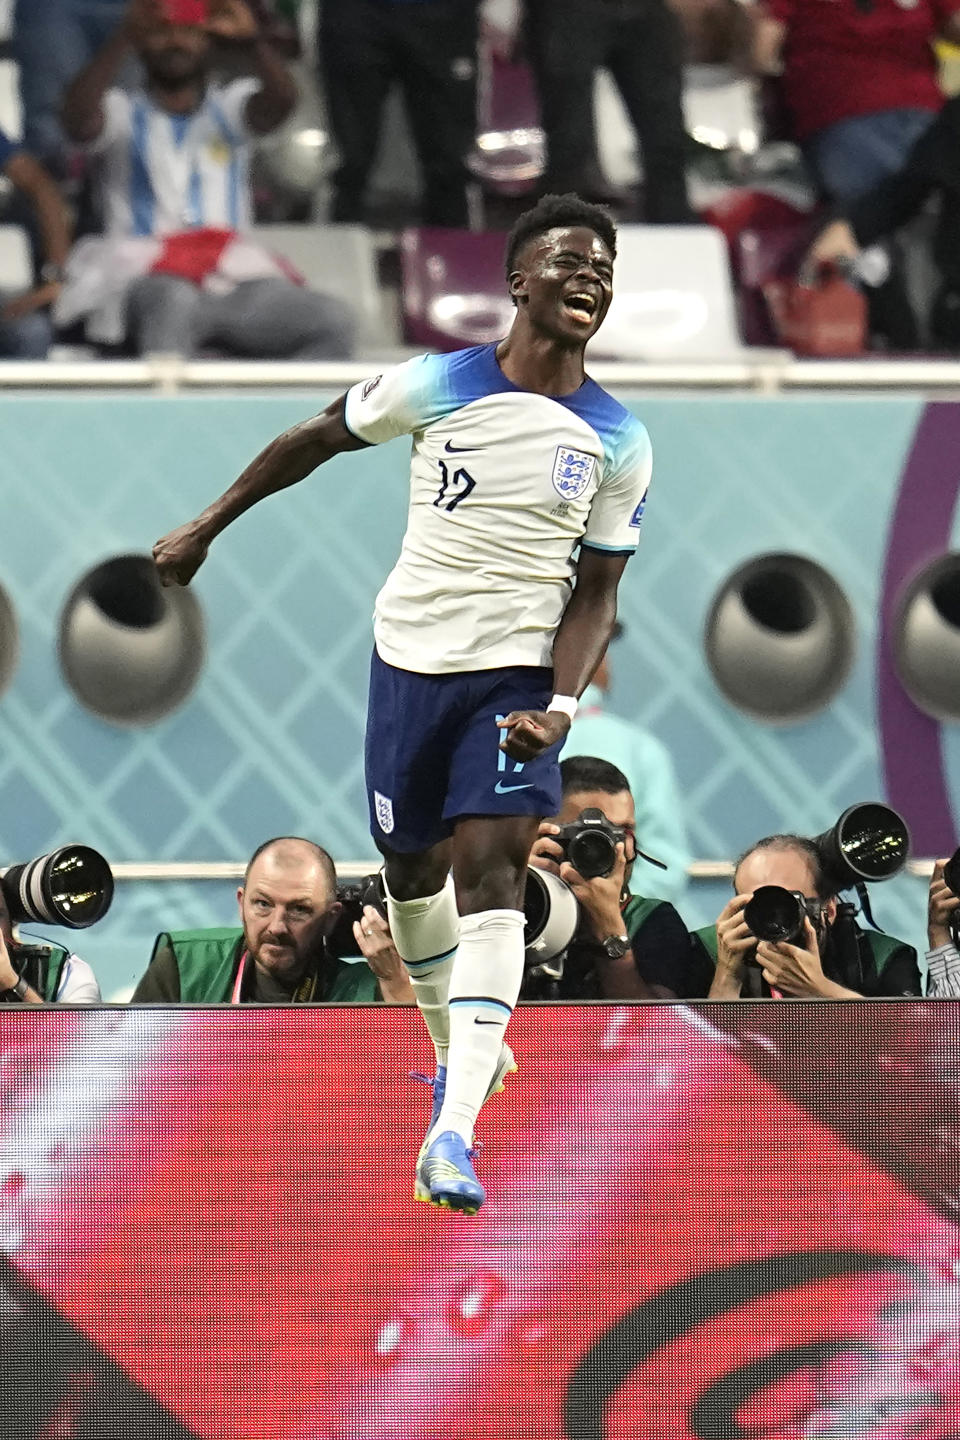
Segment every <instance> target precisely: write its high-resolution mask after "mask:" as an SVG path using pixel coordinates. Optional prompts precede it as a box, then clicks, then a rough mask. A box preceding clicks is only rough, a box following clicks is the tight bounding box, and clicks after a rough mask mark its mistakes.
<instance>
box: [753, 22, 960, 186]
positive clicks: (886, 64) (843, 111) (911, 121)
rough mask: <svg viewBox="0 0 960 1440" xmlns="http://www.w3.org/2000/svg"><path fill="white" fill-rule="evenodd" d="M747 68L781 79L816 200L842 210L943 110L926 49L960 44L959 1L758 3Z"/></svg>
mask: <svg viewBox="0 0 960 1440" xmlns="http://www.w3.org/2000/svg"><path fill="white" fill-rule="evenodd" d="M756 15H757V18H756V21H755V29H754V43H753V60H754V66H755V68H756V69H758V70H760V71H761V72H762V73H767V74H774V73H778V72H779V73H780V75H781V80H780V85H781V89H782V93H783V98H784V101H785V104H786V108H787V110H788V112H789V116H790V119H791V122H792V126H793V133H794V135H795V138H796V139H797V141H798V142H799V143H800V144H801V145H802V146H803V149H804V153H805V155H806V157H807V160H808V162H809V164H810V167H811V169H812V170H813V173H814V176H815V177H816V180H817V182H818V184H819V185H820V187H821V189H822V190H823V192H824V193H825V194H826V195H828V196H829V197H830V199H832V200H835V201H840V202H842V203H843V202H846V201H847V200H849V199H851V198H852V197H853V196H855V195H859V194H862V193H863V192H864V191H865V190H869V189H870V188H871V187H872V186H873V185H875V184H877V182H878V181H880V180H883V179H884V178H885V177H886V176H887V175H891V174H893V172H894V171H896V170H899V169H900V168H901V167H902V165H903V163H904V161H905V160H906V158H907V155H908V154H909V152H910V148H911V146H912V145H913V143H914V141H916V140H917V139H918V138H919V136H920V135H921V134H922V133H923V131H924V130H925V129H926V128H927V126H928V125H929V124H930V122H931V120H932V119H933V117H934V115H935V114H936V113H937V111H938V110H939V109H940V107H941V105H942V104H943V94H942V92H941V90H940V86H939V84H938V81H937V62H936V57H935V55H934V51H933V43H934V41H935V40H936V38H937V36H938V35H939V36H942V37H943V38H945V39H954V40H955V39H957V38H960V0H832V3H830V4H824V3H822V0H816V3H813V4H811V3H810V0H763V3H762V4H761V5H760V6H758V7H757V12H756Z"/></svg>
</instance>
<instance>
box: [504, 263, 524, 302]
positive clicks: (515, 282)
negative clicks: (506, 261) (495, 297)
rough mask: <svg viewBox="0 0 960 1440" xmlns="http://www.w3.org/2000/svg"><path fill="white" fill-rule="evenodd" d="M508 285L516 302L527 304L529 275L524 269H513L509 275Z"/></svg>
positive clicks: (512, 298) (511, 296)
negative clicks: (527, 275) (525, 273)
mask: <svg viewBox="0 0 960 1440" xmlns="http://www.w3.org/2000/svg"><path fill="white" fill-rule="evenodd" d="M507 285H508V287H509V290H510V298H511V300H513V302H514V304H516V305H520V304H521V303H522V304H524V305H525V304H526V303H527V300H528V299H529V296H528V295H527V277H526V275H524V273H523V271H522V270H511V271H510V274H509V275H508V276H507Z"/></svg>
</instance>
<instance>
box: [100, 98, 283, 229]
mask: <svg viewBox="0 0 960 1440" xmlns="http://www.w3.org/2000/svg"><path fill="white" fill-rule="evenodd" d="M259 88H260V82H259V81H258V80H255V79H254V78H253V77H252V76H251V77H248V78H245V79H242V80H232V81H230V83H229V84H227V85H211V86H209V88H208V89H207V92H206V94H205V96H204V99H203V103H202V104H201V105H200V107H199V109H197V110H195V111H194V112H193V113H192V114H191V115H169V114H167V112H166V111H165V110H161V109H160V107H159V106H157V105H155V104H154V103H153V102H152V101H151V100H150V99H149V98H148V97H147V96H146V95H145V94H143V93H137V94H128V93H127V92H126V91H124V90H108V91H107V93H106V95H105V96H104V98H103V112H104V124H103V129H102V131H101V132H100V134H99V135H98V136H97V138H96V139H95V140H93V141H92V142H91V143H90V145H88V146H87V147H86V148H87V151H88V153H90V154H94V155H97V156H99V157H100V162H101V163H100V171H99V175H98V185H99V190H100V206H101V213H102V215H103V228H104V233H105V234H107V235H109V236H119V235H175V234H177V233H178V232H179V231H182V230H195V229H198V228H200V227H202V226H210V227H212V228H214V229H219V230H247V229H249V227H250V224H251V207H250V180H249V165H250V145H249V139H250V135H249V131H248V130H247V127H246V121H245V118H244V117H245V113H246V108H247V101H248V100H249V99H250V97H251V95H254V94H256V92H257V91H258V90H259Z"/></svg>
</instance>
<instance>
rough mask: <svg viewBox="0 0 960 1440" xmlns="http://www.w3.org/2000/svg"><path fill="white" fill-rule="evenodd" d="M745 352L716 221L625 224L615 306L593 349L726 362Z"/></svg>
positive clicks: (614, 354)
mask: <svg viewBox="0 0 960 1440" xmlns="http://www.w3.org/2000/svg"><path fill="white" fill-rule="evenodd" d="M743 351H744V347H743V344H742V341H741V339H740V334H739V331H738V328H737V318H736V303H735V299H734V292H733V285H732V282H731V277H730V262H729V258H728V255H727V247H726V243H725V241H724V238H723V236H722V235H721V234H720V232H719V231H718V230H716V229H714V228H713V226H710V225H621V226H620V230H619V236H618V251H617V270H616V286H615V294H614V298H613V304H612V305H611V306H610V312H609V314H608V316H607V319H606V321H605V323H604V325H603V328H602V330H600V331H599V333H598V335H597V337H596V339H595V340H593V341H591V345H590V354H591V355H593V356H594V357H596V358H597V359H600V358H604V359H606V358H609V359H616V360H722V359H730V358H737V357H740V356H742V355H743Z"/></svg>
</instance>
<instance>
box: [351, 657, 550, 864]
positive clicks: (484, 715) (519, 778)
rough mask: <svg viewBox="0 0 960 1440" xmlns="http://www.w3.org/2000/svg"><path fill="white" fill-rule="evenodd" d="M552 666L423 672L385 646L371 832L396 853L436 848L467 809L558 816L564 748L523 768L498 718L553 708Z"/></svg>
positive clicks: (376, 708)
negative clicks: (388, 654)
mask: <svg viewBox="0 0 960 1440" xmlns="http://www.w3.org/2000/svg"><path fill="white" fill-rule="evenodd" d="M552 694H553V672H552V671H551V670H548V669H541V668H540V667H538V666H534V665H513V666H510V667H509V668H507V669H502V670H467V671H463V672H461V673H459V674H452V675H421V674H419V673H418V672H416V671H413V670H398V669H396V668H395V666H393V665H388V664H387V663H386V661H385V660H381V658H380V656H379V655H378V654H377V652H376V650H374V652H373V660H372V662H371V665H370V703H369V708H368V710H367V740H366V770H367V798H368V801H369V805H370V831H371V833H372V835H373V838H374V840H376V841H378V842H381V841H382V842H384V843H385V844H386V845H388V846H389V847H390V849H392V850H400V851H403V852H404V853H407V854H409V853H413V852H416V851H419V850H427V849H429V848H430V846H431V845H436V844H437V843H438V842H439V841H440V840H444V839H446V838H447V836H449V835H451V834H452V833H453V827H454V824H455V822H456V821H457V820H459V819H461V818H462V817H463V816H465V815H537V816H540V817H541V818H542V817H545V816H548V815H556V814H557V812H558V810H559V809H560V762H559V752H560V746H559V744H558V745H553V746H551V748H550V749H549V750H545V751H544V753H543V754H542V755H538V756H537V757H536V759H535V760H528V761H526V763H525V764H520V763H518V762H517V761H516V760H511V759H509V758H508V756H506V755H505V754H504V753H503V751H502V750H501V749H499V745H500V741H501V738H502V735H501V731H500V728H499V726H498V724H497V721H498V719H503V717H504V716H506V715H509V714H510V712H511V710H545V709H546V707H547V705H548V704H549V703H550V698H551V696H552Z"/></svg>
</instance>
